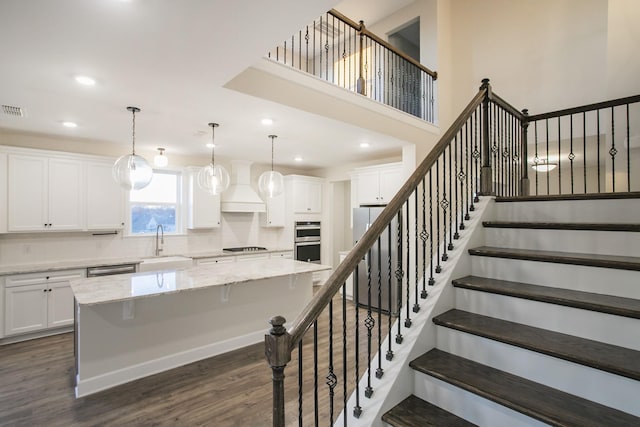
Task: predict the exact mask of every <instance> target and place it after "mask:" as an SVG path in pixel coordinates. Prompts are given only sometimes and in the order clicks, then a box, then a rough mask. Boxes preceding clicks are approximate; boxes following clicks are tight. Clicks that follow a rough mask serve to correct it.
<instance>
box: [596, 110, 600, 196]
mask: <svg viewBox="0 0 640 427" xmlns="http://www.w3.org/2000/svg"><path fill="white" fill-rule="evenodd" d="M596 127H597V129H596V133H597V134H598V136H597V141H596V142H597V147H598V149H597V150H596V151H597V153H598V193H599V192H600V109H598V110H597V111H596Z"/></svg>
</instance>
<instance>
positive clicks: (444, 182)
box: [440, 148, 449, 261]
mask: <svg viewBox="0 0 640 427" xmlns="http://www.w3.org/2000/svg"><path fill="white" fill-rule="evenodd" d="M448 207H449V200H447V149H446V148H445V149H444V151H443V152H442V200H441V201H440V208H441V209H442V238H443V243H444V245H442V261H446V260H448V259H449V255H448V254H447V208H448Z"/></svg>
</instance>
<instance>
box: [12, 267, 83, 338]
mask: <svg viewBox="0 0 640 427" xmlns="http://www.w3.org/2000/svg"><path fill="white" fill-rule="evenodd" d="M82 277H85V270H64V271H56V272H50V273H28V274H17V275H13V276H7V277H6V279H5V286H4V288H5V289H4V297H5V298H4V308H5V313H4V332H5V335H16V334H23V333H27V332H36V331H41V330H46V329H54V328H59V327H63V326H70V325H73V305H74V304H73V292H72V291H71V286H70V285H69V280H71V279H79V278H82Z"/></svg>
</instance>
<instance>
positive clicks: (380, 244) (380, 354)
mask: <svg viewBox="0 0 640 427" xmlns="http://www.w3.org/2000/svg"><path fill="white" fill-rule="evenodd" d="M381 239H382V236H378V351H377V352H376V353H378V368H377V369H376V378H378V379H379V378H382V376H383V375H384V370H383V369H382V241H381ZM389 308H391V306H389Z"/></svg>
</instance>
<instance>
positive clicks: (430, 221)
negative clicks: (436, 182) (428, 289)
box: [429, 168, 436, 286]
mask: <svg viewBox="0 0 640 427" xmlns="http://www.w3.org/2000/svg"><path fill="white" fill-rule="evenodd" d="M432 171H433V168H431V169H429V237H431V239H429V286H433V285H434V284H435V283H436V279H434V277H433V179H432V175H433V174H432Z"/></svg>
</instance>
